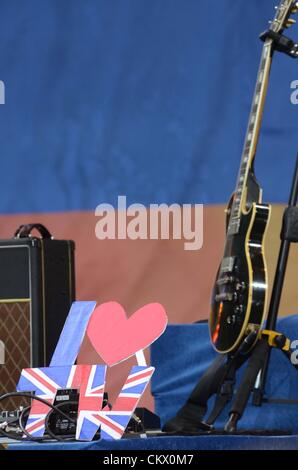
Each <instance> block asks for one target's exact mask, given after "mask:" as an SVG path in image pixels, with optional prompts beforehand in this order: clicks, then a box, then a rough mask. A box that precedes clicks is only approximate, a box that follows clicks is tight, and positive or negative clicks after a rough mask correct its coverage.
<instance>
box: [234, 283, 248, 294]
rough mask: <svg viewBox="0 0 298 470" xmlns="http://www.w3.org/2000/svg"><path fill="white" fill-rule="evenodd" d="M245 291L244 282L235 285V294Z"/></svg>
mask: <svg viewBox="0 0 298 470" xmlns="http://www.w3.org/2000/svg"><path fill="white" fill-rule="evenodd" d="M245 289H246V284H245V282H237V284H236V291H237V292H244V291H245Z"/></svg>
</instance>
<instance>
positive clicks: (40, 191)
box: [0, 0, 298, 213]
mask: <svg viewBox="0 0 298 470" xmlns="http://www.w3.org/2000/svg"><path fill="white" fill-rule="evenodd" d="M275 3H276V2H275V1H274V0H261V1H260V0H250V1H249V2H248V1H247V0H237V1H235V0H218V1H216V2H215V3H213V2H210V0H150V1H148V0H125V1H123V0H72V1H68V0H43V1H42V2H41V1H40V0H27V1H26V2H24V1H23V0H2V1H1V13H0V79H1V80H3V81H4V82H5V86H6V104H5V105H3V106H0V136H1V161H0V171H1V176H2V178H1V193H0V194H1V197H0V212H2V213H12V212H23V211H26V212H29V211H42V212H45V211H56V210H59V211H67V210H78V209H93V208H94V207H95V206H96V205H97V204H98V203H100V202H111V203H113V204H116V197H117V195H118V194H126V195H127V196H128V202H129V203H131V202H141V203H144V204H149V203H151V202H167V203H170V202H178V203H184V202H193V203H195V202H203V203H224V202H226V200H227V198H228V197H229V194H230V192H231V191H232V190H233V187H234V183H235V179H236V172H237V168H238V165H239V159H240V153H241V148H242V142H243V138H244V133H245V128H246V122H247V118H248V113H249V108H250V101H251V96H252V92H253V87H254V81H255V77H256V71H257V64H258V60H259V56H260V52H261V43H260V42H259V40H258V35H259V33H260V32H261V31H263V30H264V29H265V28H266V26H267V22H268V20H269V19H271V18H272V16H273V14H274V8H273V7H274V4H275ZM291 34H292V35H294V36H295V34H296V38H297V28H293V29H292V30H291ZM295 79H298V70H297V62H295V61H293V60H291V59H290V58H288V57H285V56H282V55H278V56H277V57H276V59H275V61H274V67H273V71H272V80H271V84H270V92H269V96H268V101H267V105H266V110H265V118H264V126H263V130H262V138H261V142H260V148H259V154H258V160H257V174H258V177H259V180H260V182H261V184H262V186H264V188H265V199H266V200H268V201H271V202H281V201H285V200H286V198H287V194H288V189H287V188H288V184H289V181H290V173H291V169H292V166H293V157H294V155H295V152H296V151H297V149H298V139H297V130H298V127H297V117H298V106H294V105H292V104H291V103H290V94H291V90H290V83H291V82H292V81H293V80H295ZM277 188H278V189H277Z"/></svg>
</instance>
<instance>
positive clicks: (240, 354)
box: [163, 154, 298, 433]
mask: <svg viewBox="0 0 298 470" xmlns="http://www.w3.org/2000/svg"><path fill="white" fill-rule="evenodd" d="M297 198H298V154H297V159H296V167H295V172H294V177H293V182H292V188H291V193H290V199H289V203H288V207H287V208H286V210H285V212H284V216H283V224H282V230H281V235H280V237H281V244H280V250H279V256H278V262H277V267H276V272H275V277H274V283H273V289H272V295H271V300H270V306H269V312H268V317H267V321H266V325H265V329H263V330H260V331H259V332H256V331H252V332H251V333H250V334H249V335H248V336H246V338H245V339H244V340H243V341H242V343H241V345H240V347H239V348H238V349H237V350H236V352H234V353H230V354H229V355H223V354H222V355H219V356H218V357H217V358H216V359H215V360H214V362H213V363H212V364H211V366H210V367H209V368H208V369H207V370H206V372H205V373H204V375H203V376H202V378H201V379H200V381H199V382H198V384H197V385H196V387H195V388H194V390H193V391H192V393H191V395H190V397H189V398H188V400H187V401H186V403H185V405H184V406H183V407H182V408H181V409H180V410H179V411H178V413H177V415H176V416H175V417H174V418H172V419H171V420H170V421H168V422H167V423H166V424H165V425H164V427H163V431H166V432H171V433H181V432H182V433H193V432H198V431H205V432H212V430H213V424H214V422H215V421H216V419H217V417H218V416H219V415H220V413H221V412H222V411H223V409H224V408H225V406H226V405H227V403H228V402H230V401H231V400H232V398H233V388H234V385H235V377H236V373H237V370H238V369H239V368H240V367H241V366H242V365H243V364H244V363H245V362H246V361H248V365H247V368H246V370H245V372H244V375H243V378H242V380H241V383H240V385H239V388H238V390H237V392H236V394H235V395H234V399H233V401H232V405H231V411H230V418H229V420H228V422H227V423H226V425H225V428H224V430H225V431H226V432H228V433H231V432H236V431H237V424H238V421H239V419H240V418H241V417H242V415H243V413H244V410H245V408H246V405H247V402H248V400H249V397H250V394H251V392H252V391H253V392H254V394H253V404H254V405H256V406H260V405H261V404H262V402H263V400H264V390H265V384H266V378H267V371H268V366H269V361H270V353H271V350H272V348H277V349H279V350H281V351H282V352H283V353H284V355H285V356H286V357H287V359H289V361H291V350H290V344H291V343H290V340H289V339H288V338H287V337H286V336H285V335H283V334H282V333H278V332H276V331H275V328H276V323H277V316H278V309H279V305H280V299H281V294H282V288H283V283H284V277H285V272H286V267H287V261H288V255H289V249H290V244H291V243H297V242H298V207H296V203H297ZM292 365H293V366H294V367H295V368H296V369H297V370H298V365H294V364H292ZM257 379H258V380H257ZM256 382H258V383H257V385H256ZM214 394H216V400H215V404H214V407H213V410H212V411H211V414H210V415H209V417H208V419H207V420H206V421H203V419H204V415H205V414H206V412H207V402H208V400H209V398H210V397H211V396H212V395H214Z"/></svg>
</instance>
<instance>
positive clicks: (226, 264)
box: [220, 256, 236, 273]
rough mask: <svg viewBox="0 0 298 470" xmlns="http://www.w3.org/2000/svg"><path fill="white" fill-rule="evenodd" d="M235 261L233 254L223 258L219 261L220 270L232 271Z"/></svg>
mask: <svg viewBox="0 0 298 470" xmlns="http://www.w3.org/2000/svg"><path fill="white" fill-rule="evenodd" d="M235 261H236V257H235V256H229V257H228V258H224V259H223V260H222V263H221V267H220V271H221V272H222V273H228V272H232V271H233V269H234V266H235Z"/></svg>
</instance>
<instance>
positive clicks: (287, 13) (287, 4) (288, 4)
mask: <svg viewBox="0 0 298 470" xmlns="http://www.w3.org/2000/svg"><path fill="white" fill-rule="evenodd" d="M275 8H276V14H275V17H274V20H273V21H272V22H271V24H270V28H269V29H270V30H271V31H274V32H275V33H282V32H283V30H284V29H285V28H290V27H291V26H292V25H293V24H295V23H296V20H294V19H293V18H291V16H292V15H294V14H295V13H297V12H298V2H296V1H293V0H281V2H280V4H279V6H278V7H275Z"/></svg>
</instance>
